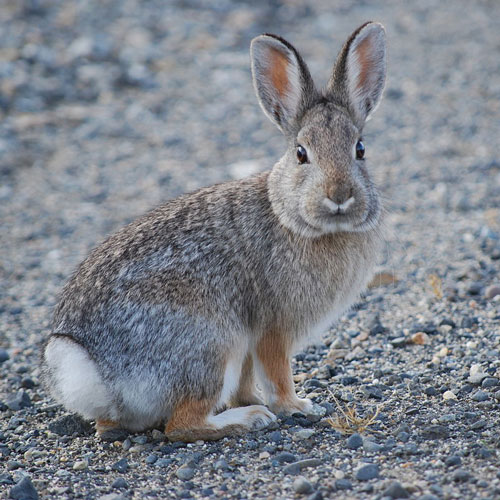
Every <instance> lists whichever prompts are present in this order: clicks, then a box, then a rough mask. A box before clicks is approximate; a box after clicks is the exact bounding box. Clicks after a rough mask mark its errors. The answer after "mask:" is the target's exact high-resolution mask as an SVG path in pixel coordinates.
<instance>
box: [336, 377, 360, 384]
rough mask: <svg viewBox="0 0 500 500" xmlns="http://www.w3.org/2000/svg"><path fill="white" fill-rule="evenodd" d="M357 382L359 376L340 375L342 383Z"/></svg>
mask: <svg viewBox="0 0 500 500" xmlns="http://www.w3.org/2000/svg"><path fill="white" fill-rule="evenodd" d="M358 382H359V378H358V377H349V376H346V377H342V378H341V379H340V383H341V384H342V385H353V384H357V383H358Z"/></svg>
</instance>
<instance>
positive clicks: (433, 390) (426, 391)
mask: <svg viewBox="0 0 500 500" xmlns="http://www.w3.org/2000/svg"><path fill="white" fill-rule="evenodd" d="M437 393H438V391H437V389H436V388H435V387H432V386H430V387H426V388H425V389H424V394H427V396H435V395H436V394H437Z"/></svg>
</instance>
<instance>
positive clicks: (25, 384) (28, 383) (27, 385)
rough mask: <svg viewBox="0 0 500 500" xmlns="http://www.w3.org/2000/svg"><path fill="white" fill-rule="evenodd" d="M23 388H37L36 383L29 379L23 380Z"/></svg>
mask: <svg viewBox="0 0 500 500" xmlns="http://www.w3.org/2000/svg"><path fill="white" fill-rule="evenodd" d="M21 386H22V387H23V388H24V389H33V387H35V382H34V381H33V379H31V378H29V377H24V378H23V379H22V380H21Z"/></svg>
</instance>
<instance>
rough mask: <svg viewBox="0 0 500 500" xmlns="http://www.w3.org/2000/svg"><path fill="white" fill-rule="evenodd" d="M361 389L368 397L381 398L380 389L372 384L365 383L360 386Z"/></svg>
mask: <svg viewBox="0 0 500 500" xmlns="http://www.w3.org/2000/svg"><path fill="white" fill-rule="evenodd" d="M361 390H362V391H363V393H364V394H365V395H366V396H368V397H369V398H373V399H382V398H383V394H382V391H381V390H380V389H379V388H378V387H376V386H374V385H365V386H363V387H362V388H361Z"/></svg>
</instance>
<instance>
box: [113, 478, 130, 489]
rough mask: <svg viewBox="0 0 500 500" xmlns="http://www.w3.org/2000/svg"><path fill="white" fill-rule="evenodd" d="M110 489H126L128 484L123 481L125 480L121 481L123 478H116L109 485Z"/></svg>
mask: <svg viewBox="0 0 500 500" xmlns="http://www.w3.org/2000/svg"><path fill="white" fill-rule="evenodd" d="M111 488H117V489H121V488H128V483H127V481H125V479H123V477H117V478H116V479H115V480H114V481H113V483H112V484H111Z"/></svg>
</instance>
